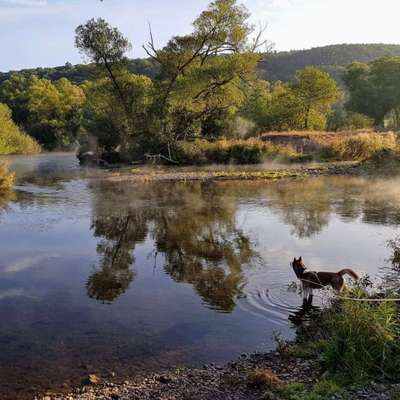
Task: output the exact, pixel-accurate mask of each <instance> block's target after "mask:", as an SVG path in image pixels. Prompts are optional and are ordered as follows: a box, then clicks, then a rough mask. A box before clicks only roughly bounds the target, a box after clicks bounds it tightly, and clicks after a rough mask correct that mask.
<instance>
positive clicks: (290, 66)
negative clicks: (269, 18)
mask: <svg viewBox="0 0 400 400" xmlns="http://www.w3.org/2000/svg"><path fill="white" fill-rule="evenodd" d="M384 56H400V45H398V44H336V45H331V46H324V47H315V48H312V49H309V50H294V51H282V52H276V53H273V54H271V55H270V56H269V57H267V58H266V59H265V61H263V62H261V63H260V66H259V70H260V75H261V77H262V78H263V79H266V80H270V81H277V80H280V81H290V80H291V79H292V78H293V76H294V74H295V72H296V71H297V70H299V69H303V68H304V67H306V66H308V65H314V66H317V67H320V68H322V69H324V70H326V71H327V72H329V73H330V74H331V75H332V76H333V77H334V78H335V79H337V80H338V81H340V78H341V76H342V74H343V72H344V69H345V68H346V67H347V66H348V65H349V64H351V63H352V62H354V61H360V62H369V61H373V60H375V59H377V58H381V57H384Z"/></svg>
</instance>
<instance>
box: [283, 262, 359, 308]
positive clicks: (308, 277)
mask: <svg viewBox="0 0 400 400" xmlns="http://www.w3.org/2000/svg"><path fill="white" fill-rule="evenodd" d="M291 264H292V267H293V271H294V273H295V274H296V276H297V278H298V279H300V280H301V285H302V292H303V301H304V302H309V301H310V299H311V301H312V291H313V289H322V288H324V287H325V286H328V285H331V286H332V288H333V289H334V290H336V291H337V292H339V293H340V292H341V291H342V290H343V289H344V287H345V283H344V279H343V275H346V274H347V275H350V276H351V277H352V278H353V279H354V280H356V281H357V280H358V279H359V276H358V275H357V274H356V273H355V272H354V271H353V270H352V269H350V268H345V269H342V270H340V271H339V272H314V271H307V268H306V266H305V265H304V263H303V259H302V257H300V258H299V259H298V260H297V259H296V257H295V258H294V260H293V262H292V263H291Z"/></svg>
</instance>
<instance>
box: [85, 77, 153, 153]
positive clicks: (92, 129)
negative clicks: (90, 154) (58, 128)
mask: <svg viewBox="0 0 400 400" xmlns="http://www.w3.org/2000/svg"><path fill="white" fill-rule="evenodd" d="M118 80H119V84H120V89H121V92H122V93H123V95H124V97H125V98H126V99H127V103H126V104H127V108H128V109H129V116H130V119H131V124H130V126H131V128H132V129H133V130H134V131H135V132H141V133H143V132H146V131H147V129H148V128H149V123H150V121H149V119H148V112H149V108H150V106H151V104H152V94H153V82H152V81H151V80H150V78H148V77H146V76H142V75H133V74H130V73H124V74H123V75H122V74H121V75H120V76H119V77H118ZM83 89H84V92H85V95H86V98H87V101H86V103H85V106H84V111H83V112H84V119H83V126H84V128H85V130H86V131H87V132H88V133H89V134H90V135H91V136H93V137H95V139H96V141H97V144H98V145H99V146H100V148H102V149H103V150H105V151H111V150H113V149H115V148H117V147H118V146H120V145H121V144H122V143H125V137H124V129H125V128H126V113H125V110H124V108H122V107H121V105H120V102H119V100H118V94H117V93H116V92H115V91H114V90H113V85H112V83H111V81H110V79H108V78H103V79H99V80H96V81H92V82H87V83H86V84H85V85H84V86H83ZM86 140H87V137H86ZM81 145H82V141H81ZM88 145H89V144H88ZM89 147H90V145H89ZM88 149H89V148H88ZM88 149H87V150H88ZM81 150H83V151H84V150H85V146H83V147H82V149H81ZM121 150H122V152H124V151H125V152H126V151H127V149H126V148H125V149H121Z"/></svg>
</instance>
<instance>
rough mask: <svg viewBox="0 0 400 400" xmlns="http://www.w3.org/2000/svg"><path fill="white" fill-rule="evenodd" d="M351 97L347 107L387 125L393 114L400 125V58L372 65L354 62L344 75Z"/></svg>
mask: <svg viewBox="0 0 400 400" xmlns="http://www.w3.org/2000/svg"><path fill="white" fill-rule="evenodd" d="M344 82H345V83H346V86H347V88H348V90H349V93H350V96H349V100H348V102H347V104H346V107H347V108H348V110H350V111H354V112H358V113H362V114H365V115H367V116H369V117H371V118H373V119H374V122H375V125H384V121H385V117H386V116H388V115H389V113H392V114H393V115H394V119H395V125H396V126H397V127H398V126H400V57H384V58H381V59H378V60H376V61H373V62H371V63H369V64H363V63H353V64H351V65H350V66H349V67H348V68H347V70H346V73H345V75H344Z"/></svg>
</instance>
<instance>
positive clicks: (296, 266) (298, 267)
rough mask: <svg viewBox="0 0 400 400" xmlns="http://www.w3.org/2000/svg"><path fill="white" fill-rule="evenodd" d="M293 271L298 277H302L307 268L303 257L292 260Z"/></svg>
mask: <svg viewBox="0 0 400 400" xmlns="http://www.w3.org/2000/svg"><path fill="white" fill-rule="evenodd" d="M292 267H293V271H294V273H295V274H296V276H297V277H298V278H300V277H301V276H302V275H303V273H304V271H305V270H306V266H305V265H304V263H303V258H302V257H299V259H296V257H295V258H294V260H293V262H292Z"/></svg>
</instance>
